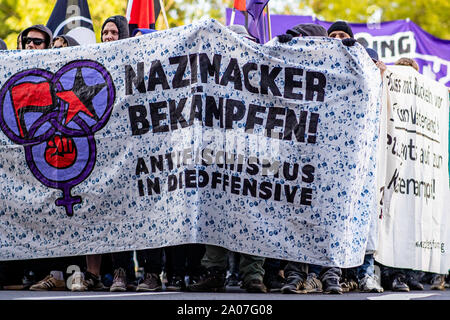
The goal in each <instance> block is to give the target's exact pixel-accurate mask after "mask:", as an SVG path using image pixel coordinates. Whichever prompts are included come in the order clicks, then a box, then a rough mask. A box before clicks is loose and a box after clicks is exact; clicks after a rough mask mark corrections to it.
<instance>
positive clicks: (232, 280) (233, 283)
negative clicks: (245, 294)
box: [226, 273, 239, 287]
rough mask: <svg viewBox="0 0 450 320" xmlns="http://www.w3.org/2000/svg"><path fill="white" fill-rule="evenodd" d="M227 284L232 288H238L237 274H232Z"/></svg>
mask: <svg viewBox="0 0 450 320" xmlns="http://www.w3.org/2000/svg"><path fill="white" fill-rule="evenodd" d="M226 284H227V286H230V287H238V286H239V277H238V276H237V275H236V274H235V273H232V274H230V275H229V276H228V278H227V281H226Z"/></svg>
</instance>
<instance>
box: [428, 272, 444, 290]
mask: <svg viewBox="0 0 450 320" xmlns="http://www.w3.org/2000/svg"><path fill="white" fill-rule="evenodd" d="M430 289H431V290H445V277H444V276H443V275H440V274H436V275H434V276H433V278H432V279H431V287H430Z"/></svg>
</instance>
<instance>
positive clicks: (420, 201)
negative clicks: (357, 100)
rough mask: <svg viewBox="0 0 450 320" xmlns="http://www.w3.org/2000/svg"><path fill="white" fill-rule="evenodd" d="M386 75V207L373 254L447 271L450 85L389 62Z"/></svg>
mask: <svg viewBox="0 0 450 320" xmlns="http://www.w3.org/2000/svg"><path fill="white" fill-rule="evenodd" d="M383 80H384V97H385V99H384V103H383V108H384V111H385V112H384V113H383V115H384V117H382V120H381V125H380V127H381V133H380V136H383V137H385V138H386V141H385V142H384V146H385V147H384V148H383V149H382V151H381V152H380V156H379V161H380V165H379V167H378V168H379V175H378V177H380V180H379V182H378V185H379V190H380V194H379V196H380V204H381V208H382V211H380V216H379V239H378V247H377V251H376V253H375V258H376V260H377V261H379V262H380V263H382V264H383V265H387V266H392V267H398V268H408V269H415V270H423V271H430V272H436V273H445V274H446V273H447V272H448V270H449V268H450V259H449V256H450V255H449V250H448V245H449V241H450V232H449V226H450V224H449V223H450V215H449V210H448V205H447V204H446V200H447V199H449V183H448V181H449V174H448V166H447V164H448V129H449V128H448V123H449V99H448V90H447V88H446V87H445V86H444V85H442V84H439V83H437V82H436V81H434V80H431V79H429V78H427V77H425V76H423V75H421V74H419V73H418V72H416V71H415V70H414V69H413V68H411V67H407V66H391V67H389V68H388V69H387V71H386V72H385V75H384V79H383ZM381 143H382V142H381V141H380V144H381Z"/></svg>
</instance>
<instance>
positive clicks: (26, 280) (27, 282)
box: [22, 270, 36, 290]
mask: <svg viewBox="0 0 450 320" xmlns="http://www.w3.org/2000/svg"><path fill="white" fill-rule="evenodd" d="M35 283H36V277H35V275H34V272H33V271H31V270H30V271H25V274H24V276H23V278H22V286H23V289H24V290H28V289H29V288H30V287H31V286H32V285H33V284H35Z"/></svg>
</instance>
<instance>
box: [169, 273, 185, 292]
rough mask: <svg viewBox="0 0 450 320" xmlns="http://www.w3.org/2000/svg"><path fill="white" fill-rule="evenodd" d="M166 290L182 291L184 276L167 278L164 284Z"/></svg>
mask: <svg viewBox="0 0 450 320" xmlns="http://www.w3.org/2000/svg"><path fill="white" fill-rule="evenodd" d="M166 290H167V291H184V290H186V282H184V277H180V276H173V277H171V278H170V279H169V281H168V282H167V285H166Z"/></svg>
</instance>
